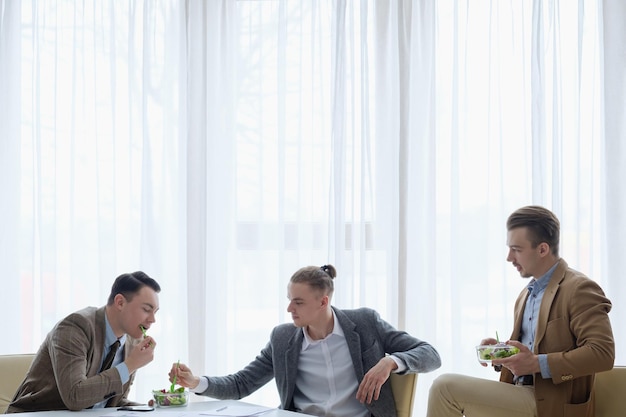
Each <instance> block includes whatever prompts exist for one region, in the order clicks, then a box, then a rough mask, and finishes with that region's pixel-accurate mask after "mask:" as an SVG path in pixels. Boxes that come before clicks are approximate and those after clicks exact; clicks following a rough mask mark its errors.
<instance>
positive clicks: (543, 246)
mask: <svg viewBox="0 0 626 417" xmlns="http://www.w3.org/2000/svg"><path fill="white" fill-rule="evenodd" d="M549 254H550V245H548V244H547V243H546V242H541V243H540V244H539V255H541V256H546V255H549Z"/></svg>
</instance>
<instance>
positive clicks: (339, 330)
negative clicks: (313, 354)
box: [302, 308, 345, 351]
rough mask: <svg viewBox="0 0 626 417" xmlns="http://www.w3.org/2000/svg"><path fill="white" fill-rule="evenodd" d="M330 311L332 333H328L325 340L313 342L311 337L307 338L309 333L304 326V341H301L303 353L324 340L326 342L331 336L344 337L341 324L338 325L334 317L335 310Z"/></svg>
mask: <svg viewBox="0 0 626 417" xmlns="http://www.w3.org/2000/svg"><path fill="white" fill-rule="evenodd" d="M330 311H331V312H332V313H333V331H332V332H330V334H329V335H328V336H326V337H325V338H323V339H320V340H313V339H311V336H309V332H308V331H307V330H306V326H305V327H303V328H302V333H303V334H304V340H302V350H303V351H305V350H307V349H308V348H309V347H310V346H315V345H316V344H318V343H320V342H322V341H324V340H327V339H328V338H329V337H331V336H332V335H337V336H341V337H345V335H344V333H343V329H342V328H341V324H339V321H338V320H337V316H336V315H335V310H333V309H332V308H331V309H330Z"/></svg>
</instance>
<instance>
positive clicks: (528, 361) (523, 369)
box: [491, 340, 541, 376]
mask: <svg viewBox="0 0 626 417" xmlns="http://www.w3.org/2000/svg"><path fill="white" fill-rule="evenodd" d="M506 344H507V345H511V346H515V347H516V348H518V349H519V353H516V354H515V355H513V356H509V357H508V358H504V359H494V360H492V361H491V363H492V364H493V365H502V366H504V367H505V368H508V369H509V370H510V371H511V372H513V374H514V375H518V376H521V375H533V374H535V373H538V372H541V368H540V367H539V357H538V356H537V355H535V354H534V353H532V352H531V351H530V349H528V347H527V346H526V345H524V344H522V343H520V342H518V341H517V340H508V341H507V342H506Z"/></svg>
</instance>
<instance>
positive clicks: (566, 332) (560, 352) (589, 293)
mask: <svg viewBox="0 0 626 417" xmlns="http://www.w3.org/2000/svg"><path fill="white" fill-rule="evenodd" d="M572 285H573V288H572V291H571V292H568V294H567V295H565V294H564V296H563V298H564V299H566V300H567V301H566V303H565V304H564V305H566V306H567V308H566V310H565V311H563V312H561V313H559V314H557V317H551V320H550V322H549V323H548V328H547V331H546V335H550V336H549V337H546V338H545V339H544V341H542V343H541V345H540V346H539V352H540V353H547V354H548V365H549V367H550V371H551V373H552V381H553V382H554V383H555V384H559V383H562V382H566V381H569V380H571V379H573V378H578V377H581V376H586V375H591V374H594V373H596V372H601V371H606V370H609V369H611V368H612V367H613V363H614V359H615V344H614V340H613V332H612V330H611V323H610V320H609V311H610V310H611V302H610V301H609V300H608V299H607V298H606V297H605V295H604V292H603V291H602V289H601V288H600V287H599V286H598V284H597V283H596V282H595V281H593V280H591V279H580V280H576V281H575V282H574V283H573V284H572Z"/></svg>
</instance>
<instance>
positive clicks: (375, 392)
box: [356, 357, 398, 404]
mask: <svg viewBox="0 0 626 417" xmlns="http://www.w3.org/2000/svg"><path fill="white" fill-rule="evenodd" d="M397 367H398V365H397V364H396V362H395V361H394V360H393V359H391V358H390V357H385V358H382V359H381V360H380V361H378V363H377V364H376V365H374V366H373V367H372V368H371V369H370V370H369V371H367V373H366V374H365V376H364V377H363V381H361V385H359V389H358V391H357V392H356V398H357V400H359V401H360V402H361V403H367V404H371V403H372V400H377V399H378V396H379V395H380V389H381V388H382V386H383V384H384V383H385V381H387V379H388V378H389V374H391V371H393V370H394V369H396V368H397Z"/></svg>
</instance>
